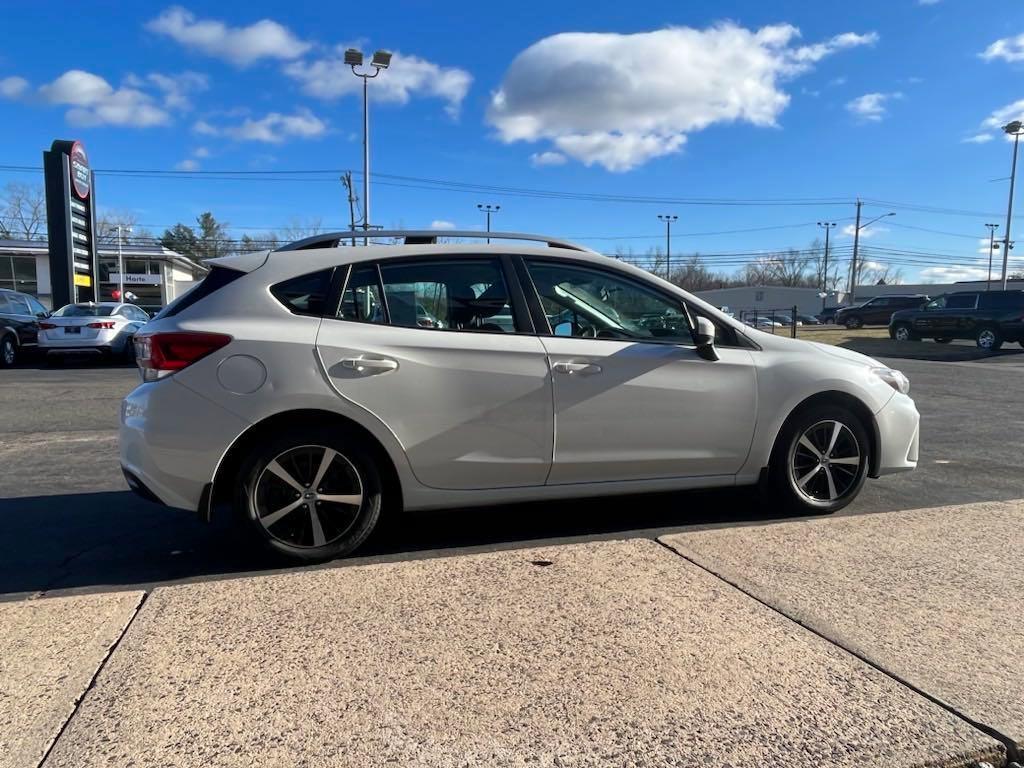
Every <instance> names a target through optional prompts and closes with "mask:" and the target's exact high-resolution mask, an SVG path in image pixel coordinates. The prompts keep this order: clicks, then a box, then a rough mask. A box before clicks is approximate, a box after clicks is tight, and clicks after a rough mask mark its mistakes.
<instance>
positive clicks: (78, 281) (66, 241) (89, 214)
mask: <svg viewBox="0 0 1024 768" xmlns="http://www.w3.org/2000/svg"><path fill="white" fill-rule="evenodd" d="M43 174H44V176H45V178H46V231H47V235H48V237H49V241H50V284H51V286H52V292H53V306H54V307H62V306H64V305H65V304H71V303H73V302H76V301H97V300H98V296H99V276H100V273H99V262H98V260H97V258H96V184H95V180H94V178H93V172H92V169H91V168H89V157H88V156H87V155H86V154H85V147H83V146H82V144H81V142H78V141H62V140H60V139H58V140H57V141H55V142H53V145H52V146H51V147H50V151H49V152H43Z"/></svg>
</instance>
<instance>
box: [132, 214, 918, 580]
mask: <svg viewBox="0 0 1024 768" xmlns="http://www.w3.org/2000/svg"><path fill="white" fill-rule="evenodd" d="M444 235H445V236H446V237H450V236H452V233H450V232H447V231H446V232H445V233H444ZM374 236H375V237H377V236H379V237H394V238H396V239H398V240H399V242H400V243H401V241H403V240H404V243H403V244H396V245H386V246H374V245H370V246H365V247H339V244H340V245H344V244H345V242H346V240H349V239H351V234H348V235H346V234H343V233H335V234H333V235H321V236H317V237H315V238H312V239H309V240H306V241H302V242H299V243H293V244H291V245H289V246H285V247H284V248H281V249H279V250H277V251H273V252H269V253H268V252H262V253H249V254H243V255H238V256H230V257H226V258H223V259H214V260H212V261H210V262H208V263H209V264H210V265H211V267H212V269H211V271H210V273H209V275H208V276H207V277H206V278H205V280H204V281H203V282H202V283H200V284H199V285H198V286H196V287H195V288H193V289H192V290H191V291H190V292H189V293H186V294H184V295H183V296H182V297H180V298H179V299H177V300H176V301H174V302H172V303H171V304H170V305H168V306H167V307H166V308H165V309H164V310H163V311H162V312H161V313H160V314H159V315H157V317H156V318H155V319H154V320H153V321H152V322H150V324H149V325H148V326H147V327H146V328H145V329H144V330H143V331H142V332H140V333H139V334H138V335H137V336H136V350H137V360H138V364H139V368H140V369H141V378H142V381H141V383H140V384H139V386H138V387H137V388H136V389H135V390H134V391H133V392H131V393H130V394H129V395H128V396H127V397H126V398H125V400H124V403H123V405H122V409H121V464H122V467H123V469H124V473H125V477H126V479H127V481H128V484H129V486H131V487H132V488H133V489H134V490H135V491H136V492H138V493H140V494H142V495H143V496H145V497H147V498H149V499H153V500H156V501H159V502H162V503H164V504H168V505H170V506H174V507H180V508H184V509H191V510H195V511H198V512H199V514H200V515H201V516H202V517H204V518H207V519H208V518H209V517H210V516H211V515H213V514H222V513H227V514H233V515H234V516H236V518H237V519H238V520H239V521H240V522H241V523H242V524H243V525H244V526H246V527H247V528H248V529H249V530H250V531H251V532H252V533H253V534H254V535H255V537H256V538H258V539H259V540H260V541H262V542H263V544H265V545H266V546H268V547H270V548H272V549H273V550H275V551H277V552H278V553H282V554H285V555H288V556H290V557H293V558H296V559H300V560H322V559H325V558H331V557H337V556H339V555H343V554H346V553H348V552H351V551H352V550H354V549H355V548H356V547H358V546H359V545H360V544H361V543H362V542H363V541H364V540H365V539H366V537H367V536H368V535H369V534H370V531H371V530H372V529H373V528H374V525H375V524H376V522H377V520H378V517H379V515H380V514H381V510H382V509H385V508H388V509H389V510H390V511H391V512H398V511H401V509H402V508H404V509H407V510H420V509H431V508H435V509H436V508H446V507H467V506H480V505H488V504H502V503H506V502H514V501H529V500H549V501H561V500H568V499H572V498H577V497H581V496H609V495H613V494H626V493H637V492H644V491H666V490H676V489H683V488H709V487H727V486H738V485H758V484H761V485H763V486H764V488H765V490H766V491H767V492H768V495H769V498H771V499H773V501H772V502H771V503H772V504H773V505H776V506H777V507H778V508H780V509H787V510H793V511H797V512H802V513H828V512H834V511H836V510H838V509H841V508H842V507H844V506H845V505H847V504H849V503H850V502H851V501H852V500H853V499H854V498H855V497H856V496H857V493H858V492H859V491H860V489H861V487H862V486H863V484H864V482H865V479H866V478H868V477H879V476H881V475H885V474H888V473H891V472H902V471H906V470H910V469H913V468H914V467H915V466H916V465H917V460H918V413H917V409H916V408H915V406H914V401H913V400H911V398H910V397H909V396H908V392H909V389H910V384H909V382H908V381H907V379H906V377H905V376H904V375H903V374H902V373H900V372H899V371H896V370H893V369H892V368H889V367H888V366H886V365H884V364H882V363H880V362H878V361H876V360H872V359H871V358H869V357H865V356H864V355H860V354H857V353H856V352H851V351H849V350H845V349H841V348H839V347H833V346H828V345H825V344H815V343H810V342H806V341H799V340H796V339H788V338H783V337H782V336H781V335H779V336H773V335H772V334H770V333H764V332H762V331H759V330H757V329H754V328H749V327H747V326H746V325H744V324H743V323H741V322H739V321H738V320H735V319H733V318H731V317H728V316H726V315H724V314H723V313H721V312H719V311H718V310H717V309H715V308H714V307H713V306H711V305H709V304H707V303H705V302H703V301H701V300H700V299H698V298H696V297H695V296H692V295H691V294H689V293H687V292H686V291H683V290H681V289H680V288H678V287H677V286H675V285H672V284H671V283H668V282H666V281H664V280H661V279H660V278H658V277H656V276H654V275H652V274H651V273H649V272H645V271H643V270H641V269H638V268H636V267H633V266H630V265H628V264H626V263H624V262H621V261H617V260H615V259H610V258H606V257H604V256H601V255H600V254H597V253H594V252H593V251H590V250H588V249H587V248H584V247H582V246H578V245H574V244H572V243H568V242H564V241H559V240H556V239H553V238H543V237H538V236H531V235H521V234H520V235H510V234H496V233H490V235H489V236H490V237H491V239H492V241H495V242H493V243H491V244H483V243H477V244H471V243H460V244H445V243H438V242H436V237H437V233H436V232H387V233H379V232H377V233H374ZM457 236H459V237H462V238H464V239H467V240H469V239H473V238H481V237H482V235H481V233H479V232H460V233H457ZM418 305H419V306H422V307H423V309H424V311H425V312H428V313H429V314H430V316H431V317H432V318H434V319H435V321H436V324H435V325H432V326H426V325H424V324H423V323H422V322H421V320H422V317H423V315H422V314H420V313H419V312H418V311H417V306H418ZM494 514H500V513H497V512H496V513H494Z"/></svg>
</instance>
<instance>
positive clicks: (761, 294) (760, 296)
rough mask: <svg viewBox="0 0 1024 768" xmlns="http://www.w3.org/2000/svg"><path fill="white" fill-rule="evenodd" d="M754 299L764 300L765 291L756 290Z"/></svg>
mask: <svg viewBox="0 0 1024 768" xmlns="http://www.w3.org/2000/svg"><path fill="white" fill-rule="evenodd" d="M754 301H764V291H754Z"/></svg>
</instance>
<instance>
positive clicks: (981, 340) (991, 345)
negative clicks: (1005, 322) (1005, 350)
mask: <svg viewBox="0 0 1024 768" xmlns="http://www.w3.org/2000/svg"><path fill="white" fill-rule="evenodd" d="M974 343H975V344H976V345H977V346H978V349H984V350H985V351H987V352H996V351H998V349H999V348H1000V347H1001V346H1003V334H1001V333H1000V332H999V329H998V328H996V327H995V326H992V325H986V326H983V327H981V328H979V329H978V332H977V333H975V334H974Z"/></svg>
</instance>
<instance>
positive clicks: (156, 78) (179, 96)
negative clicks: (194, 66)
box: [146, 72, 210, 110]
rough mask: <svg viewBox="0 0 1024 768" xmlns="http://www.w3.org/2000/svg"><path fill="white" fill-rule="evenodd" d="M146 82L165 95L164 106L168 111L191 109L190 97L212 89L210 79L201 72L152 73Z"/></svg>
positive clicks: (147, 76)
mask: <svg viewBox="0 0 1024 768" xmlns="http://www.w3.org/2000/svg"><path fill="white" fill-rule="evenodd" d="M146 81H147V82H149V83H151V84H152V85H154V86H155V87H156V88H157V89H158V90H159V91H160V92H161V93H163V100H164V106H165V107H166V108H167V109H178V110H187V109H191V108H192V103H191V101H190V100H189V96H190V95H191V94H193V93H198V92H200V91H205V90H206V89H207V88H209V87H210V80H209V78H208V77H207V76H206V75H204V74H201V73H199V72H182V73H180V74H177V75H162V74H160V73H159V72H151V73H150V74H148V75H146Z"/></svg>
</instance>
